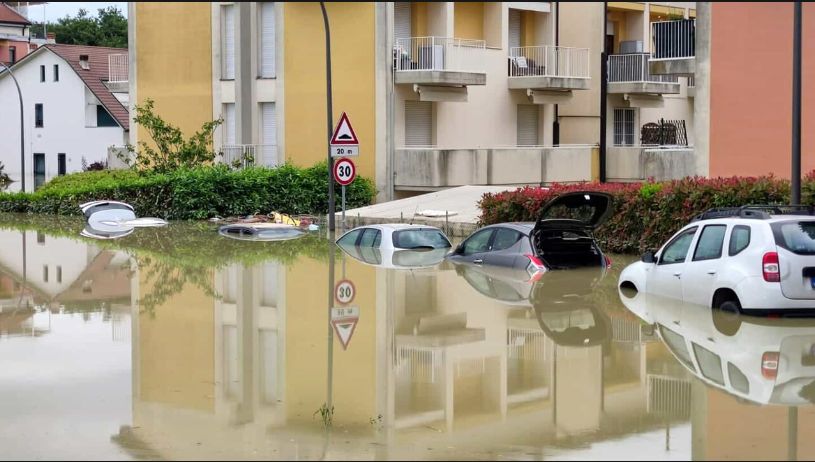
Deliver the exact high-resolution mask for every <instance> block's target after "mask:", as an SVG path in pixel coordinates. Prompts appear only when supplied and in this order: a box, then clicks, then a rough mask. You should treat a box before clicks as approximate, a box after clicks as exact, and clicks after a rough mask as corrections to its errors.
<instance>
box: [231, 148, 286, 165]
mask: <svg viewBox="0 0 815 462" xmlns="http://www.w3.org/2000/svg"><path fill="white" fill-rule="evenodd" d="M220 154H221V162H223V163H224V164H227V165H229V166H231V167H234V168H240V169H243V168H247V167H255V166H264V167H276V166H277V165H279V164H280V162H279V161H278V159H277V146H276V145H274V144H225V145H223V146H222V147H221V152H220Z"/></svg>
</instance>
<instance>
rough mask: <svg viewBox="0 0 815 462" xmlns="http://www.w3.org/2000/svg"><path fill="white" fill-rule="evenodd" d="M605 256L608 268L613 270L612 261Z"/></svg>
mask: <svg viewBox="0 0 815 462" xmlns="http://www.w3.org/2000/svg"><path fill="white" fill-rule="evenodd" d="M604 256H605V257H606V268H611V259H610V258H608V256H607V255H604Z"/></svg>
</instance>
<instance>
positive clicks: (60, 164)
mask: <svg viewBox="0 0 815 462" xmlns="http://www.w3.org/2000/svg"><path fill="white" fill-rule="evenodd" d="M67 172H68V167H67V165H66V162H65V153H60V154H57V175H59V176H63V175H65V174H66V173H67Z"/></svg>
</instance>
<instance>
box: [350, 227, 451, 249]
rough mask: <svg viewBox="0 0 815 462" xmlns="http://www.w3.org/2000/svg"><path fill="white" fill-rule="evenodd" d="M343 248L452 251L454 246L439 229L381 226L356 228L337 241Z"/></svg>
mask: <svg viewBox="0 0 815 462" xmlns="http://www.w3.org/2000/svg"><path fill="white" fill-rule="evenodd" d="M337 244H338V245H339V246H341V247H361V248H365V247H370V248H375V249H380V250H385V249H389V250H431V251H432V250H436V249H450V248H452V247H453V244H452V243H450V239H449V238H448V237H447V235H446V234H444V232H443V231H442V230H440V229H439V228H436V227H433V226H426V225H410V224H381V225H367V226H360V227H358V228H354V229H352V230H351V231H348V232H347V233H345V234H343V235H342V236H341V237H340V238H339V239H337Z"/></svg>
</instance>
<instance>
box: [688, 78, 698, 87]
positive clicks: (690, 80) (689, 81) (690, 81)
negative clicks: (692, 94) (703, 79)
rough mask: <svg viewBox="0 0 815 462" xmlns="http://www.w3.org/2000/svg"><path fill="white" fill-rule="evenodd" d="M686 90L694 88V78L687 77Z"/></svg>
mask: <svg viewBox="0 0 815 462" xmlns="http://www.w3.org/2000/svg"><path fill="white" fill-rule="evenodd" d="M688 88H696V77H688Z"/></svg>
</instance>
